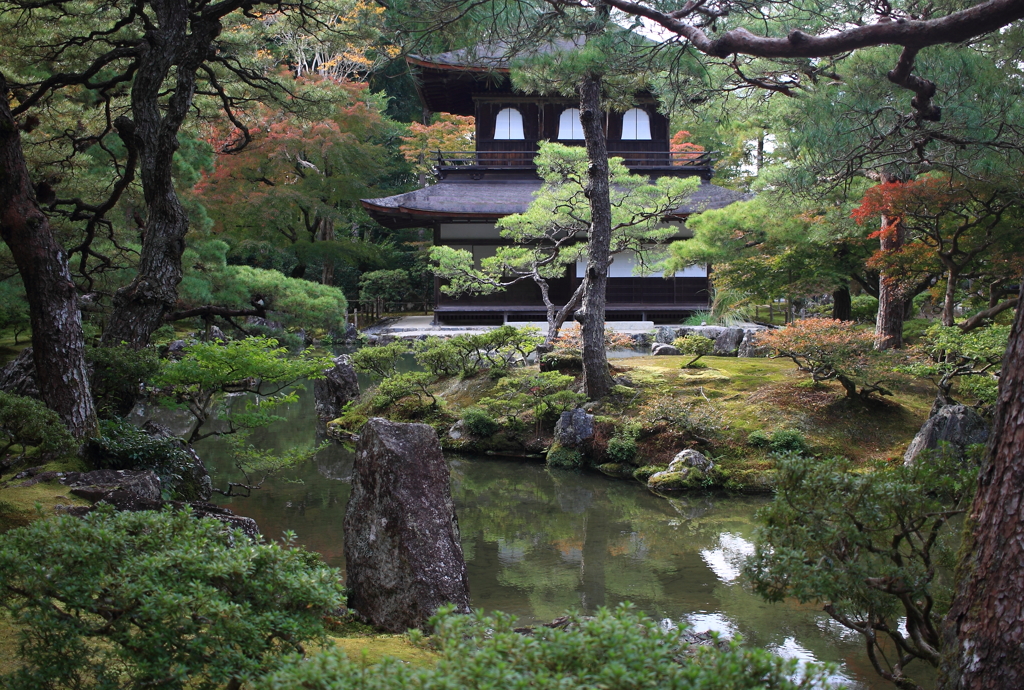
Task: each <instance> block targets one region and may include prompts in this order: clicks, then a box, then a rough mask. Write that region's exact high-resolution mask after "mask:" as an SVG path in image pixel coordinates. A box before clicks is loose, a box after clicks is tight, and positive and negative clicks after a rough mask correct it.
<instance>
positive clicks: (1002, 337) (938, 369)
mask: <svg viewBox="0 0 1024 690" xmlns="http://www.w3.org/2000/svg"><path fill="white" fill-rule="evenodd" d="M1009 337H1010V327H1009V326H986V327H984V328H977V329H975V330H973V331H968V332H966V333H965V332H963V331H962V330H960V329H959V328H957V327H956V326H942V325H940V324H936V325H933V326H932V327H931V328H929V329H928V331H927V332H926V333H925V336H924V341H923V342H922V344H921V345H920V346H918V347H917V348H915V349H914V354H915V355H917V357H918V359H917V361H914V362H911V363H910V364H908V365H905V366H902V367H900V370H902V371H905V372H906V373H909V374H912V375H914V376H920V377H922V378H926V379H928V380H929V381H931V382H932V383H933V384H935V387H936V388H937V389H938V392H937V394H936V397H937V399H938V400H937V402H938V403H939V404H941V405H952V404H955V403H956V401H955V400H954V399H953V394H952V392H953V386H954V384H957V385H958V387H959V390H960V391H961V392H963V393H966V394H968V395H970V396H971V397H972V398H974V399H975V400H976V401H977V402H978V403H979V404H981V405H991V404H994V403H995V399H996V390H997V388H998V383H999V370H1000V367H1001V366H1002V362H1003V355H1004V354H1005V353H1006V345H1007V342H1008V341H1009Z"/></svg>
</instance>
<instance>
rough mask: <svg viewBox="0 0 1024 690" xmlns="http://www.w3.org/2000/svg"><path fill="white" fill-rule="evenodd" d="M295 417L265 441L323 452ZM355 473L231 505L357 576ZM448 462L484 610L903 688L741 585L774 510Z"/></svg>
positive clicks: (293, 413)
mask: <svg viewBox="0 0 1024 690" xmlns="http://www.w3.org/2000/svg"><path fill="white" fill-rule="evenodd" d="M283 416H286V417H287V421H285V422H281V423H278V424H276V425H275V426H273V427H271V428H268V429H266V430H264V431H263V432H262V433H261V434H258V435H254V437H253V441H254V442H255V443H256V444H257V445H258V446H259V445H266V446H271V447H274V448H277V449H286V448H292V447H296V446H300V445H309V444H311V443H313V442H314V436H315V431H314V422H313V420H314V416H315V413H314V409H313V399H312V395H311V391H306V392H305V393H303V394H302V395H301V396H300V400H299V401H298V402H297V403H295V404H293V405H291V406H290V407H289V408H288V409H286V410H284V412H283ZM161 417H163V420H162V421H164V422H165V423H166V422H167V421H170V420H168V419H167V417H165V416H163V415H161ZM197 450H198V451H199V452H200V454H201V455H202V456H203V458H204V460H205V461H206V463H207V465H208V466H209V468H210V471H211V473H212V474H213V477H214V482H215V484H218V485H222V486H223V485H225V483H226V482H227V481H228V480H229V479H230V478H234V477H233V475H232V468H231V463H230V459H229V457H228V454H227V448H226V444H224V443H223V442H222V441H219V440H217V439H208V440H205V441H203V442H201V443H200V444H198V445H197ZM352 461H353V453H352V452H351V450H349V449H346V448H344V447H342V446H341V445H338V444H332V445H331V446H330V447H328V448H327V449H325V450H323V451H321V452H320V453H319V454H318V455H317V456H316V458H314V459H313V460H312V461H311V462H309V463H307V464H306V465H305V466H303V467H299V468H296V469H295V470H293V471H291V472H289V473H288V474H287V475H286V476H282V477H277V478H275V479H272V480H268V482H267V483H266V484H265V485H264V487H263V488H262V489H261V490H259V491H255V492H254V493H253V495H252V496H251V497H249V498H231V499H225V498H223V497H219V502H220V503H222V504H225V505H229V506H230V507H231V509H232V510H234V511H236V512H237V513H239V514H241V515H246V516H249V517H252V518H254V519H255V520H256V521H257V522H258V523H259V525H260V528H261V529H262V531H263V533H264V534H265V535H266V536H267V537H268V538H280V537H281V535H282V534H284V533H285V532H287V531H291V532H294V533H295V534H296V536H297V539H298V541H299V543H301V544H303V545H304V546H306V547H307V548H309V549H312V550H314V551H317V552H319V553H321V554H322V555H323V557H324V559H325V560H326V561H327V563H329V564H330V565H332V566H335V567H338V568H342V569H344V567H345V560H344V555H343V547H342V540H343V530H342V523H343V520H344V515H345V507H346V504H347V502H348V496H349V491H350V484H349V481H350V477H351V473H352ZM448 463H449V467H450V470H451V482H452V494H453V497H454V500H455V505H456V509H457V512H458V519H459V526H460V530H461V535H462V545H463V551H464V553H465V557H466V564H467V567H468V571H469V583H470V594H471V597H472V602H473V605H474V606H475V607H477V608H482V609H486V610H502V611H507V612H510V613H514V614H515V615H516V616H518V617H519V618H520V620H521V621H522V622H523V623H526V624H531V623H541V622H547V621H550V620H552V619H554V618H556V617H558V616H559V615H562V614H563V613H564V612H565V611H567V610H570V609H576V610H580V611H583V612H584V613H590V612H593V611H594V610H595V609H596V608H597V607H599V606H614V605H615V604H618V603H619V602H622V601H631V602H633V603H634V604H635V605H636V606H637V607H639V608H640V609H641V610H643V611H644V612H646V613H647V614H648V615H650V616H653V617H655V618H657V619H668V620H670V621H675V622H684V623H688V624H689V625H691V626H693V628H694V629H696V630H698V631H702V630H715V631H719V632H721V633H723V634H725V635H727V636H734V635H737V634H739V635H742V636H743V638H744V639H745V640H746V641H747V642H748V643H749V644H752V645H756V646H760V647H765V648H767V649H769V650H772V651H774V652H776V653H779V654H782V655H783V656H787V657H794V658H798V659H801V660H805V661H829V662H833V663H836V664H838V665H839V671H838V673H837V675H836V676H835V678H834V680H835V681H836V682H837V684H841V685H843V686H846V687H850V688H857V689H859V690H867V689H868V688H884V687H892V686H890V685H888V684H885V683H883V682H882V681H881V680H880V679H878V678H877V676H875V675H874V672H873V671H872V670H871V668H870V666H869V664H868V661H867V658H866V656H865V655H864V653H863V647H862V645H861V644H860V642H859V640H858V639H857V637H856V636H854V635H852V634H850V633H848V632H847V631H845V630H844V629H843V628H841V627H840V626H838V625H837V624H835V623H833V622H832V621H831V620H830V619H829V618H828V617H827V616H826V615H825V614H823V613H822V612H821V611H820V610H818V607H815V606H812V605H808V606H801V605H799V604H797V603H796V602H786V603H784V604H766V603H764V602H762V601H761V600H760V599H759V598H757V597H756V596H755V595H753V594H752V593H751V592H750V590H749V587H747V586H745V585H744V584H743V583H742V582H741V578H740V571H741V568H742V563H743V559H744V557H745V556H747V555H748V554H750V553H751V552H752V550H753V545H752V541H751V540H752V538H753V531H754V526H755V523H754V513H755V511H756V510H757V509H758V508H759V507H760V506H762V505H764V503H765V502H766V501H767V500H768V499H767V498H763V497H743V496H740V497H737V496H726V495H687V496H681V497H679V498H671V499H666V498H661V497H658V496H654V495H653V494H651V493H650V492H648V491H647V490H646V488H644V487H643V486H642V485H640V484H638V483H635V482H630V481H623V480H616V479H611V478H607V477H604V476H603V475H599V474H593V473H576V472H568V471H556V470H548V469H546V468H545V467H544V466H543V465H542V464H530V463H526V462H520V461H509V460H501V459H495V458H488V457H465V456H457V455H452V456H450V457H449V458H448ZM916 670H917V671H920V669H916ZM920 680H924V678H921V679H920Z"/></svg>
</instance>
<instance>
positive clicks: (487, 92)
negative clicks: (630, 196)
mask: <svg viewBox="0 0 1024 690" xmlns="http://www.w3.org/2000/svg"><path fill="white" fill-rule="evenodd" d="M408 61H409V63H410V65H411V66H412V68H413V70H414V72H415V73H416V76H417V90H418V93H419V97H420V99H421V101H422V103H423V105H424V107H425V108H426V109H427V110H429V111H431V112H443V113H452V114H455V115H473V116H474V117H475V118H476V151H467V152H439V153H438V154H437V160H436V163H435V168H434V169H435V173H436V176H437V178H438V182H437V183H436V184H433V185H429V186H427V187H423V188H421V189H417V190H415V191H412V192H407V193H405V194H398V195H395V196H389V197H383V198H379V199H363V200H362V203H363V206H364V207H365V208H366V210H367V211H368V212H369V214H370V215H371V216H372V217H373V218H374V219H375V220H376V221H377V222H379V223H380V224H382V225H384V226H386V227H390V228H430V229H432V230H433V240H434V244H435V245H449V246H452V247H455V248H458V249H467V250H469V251H471V252H472V253H473V256H474V258H475V259H476V260H477V261H480V260H481V259H483V258H485V257H488V256H491V255H493V254H494V252H495V249H496V247H498V246H499V245H502V244H505V243H506V242H507V241H506V240H504V239H503V238H501V237H500V235H499V234H498V230H497V229H496V228H495V225H494V223H495V222H496V221H497V220H498V219H500V218H502V217H503V216H506V215H510V214H513V213H520V212H523V211H525V210H526V208H527V206H529V204H530V202H531V201H532V200H533V195H534V192H536V191H537V190H538V189H540V185H541V180H540V177H539V176H538V175H537V170H536V166H535V165H534V163H533V158H534V156H535V155H536V151H537V148H538V144H539V142H540V141H543V140H549V141H557V142H559V143H562V144H567V145H583V130H582V128H581V127H580V120H579V114H580V113H579V109H578V108H579V105H578V102H575V101H573V100H571V99H568V98H559V97H548V96H538V95H529V94H520V93H516V92H514V91H513V89H512V86H511V81H510V79H509V70H508V67H507V63H504V62H503V61H502V60H501V56H500V55H487V54H486V53H484V54H481V51H480V50H479V49H478V50H476V51H474V53H473V54H472V57H470V56H469V55H468V54H467V52H466V51H462V50H460V51H453V52H448V53H441V54H439V55H431V56H410V57H409V58H408ZM656 105H657V104H656V101H655V99H654V98H653V97H652V96H650V95H649V94H648V95H645V94H640V95H639V96H638V97H637V99H636V105H635V107H632V108H630V109H629V110H626V111H625V112H612V111H609V112H607V113H605V117H604V127H605V133H606V136H607V138H608V151H609V155H610V156H619V157H621V158H623V159H624V160H625V163H626V165H627V166H628V167H629V169H630V170H631V171H632V172H634V173H637V174H644V175H648V176H650V177H651V178H656V177H660V176H663V175H676V176H691V175H693V176H698V177H700V179H701V185H700V187H699V188H698V190H697V191H696V192H695V193H694V194H693V195H692V196H691V197H690V199H689V200H688V202H687V203H686V204H685V205H684V206H682V207H680V208H678V209H676V210H675V212H674V213H672V214H671V215H670V216H669V217H667V218H666V219H665V220H666V222H671V223H675V224H678V226H679V234H678V236H679V237H680V238H685V237H687V236H689V234H688V231H687V230H686V228H685V225H684V222H685V220H686V218H687V216H689V215H690V214H692V213H697V212H700V211H703V210H706V209H716V208H722V207H724V206H727V205H728V204H731V203H733V202H734V201H738V200H740V199H742V198H743V195H742V194H741V193H740V192H735V191H733V190H729V189H725V188H723V187H719V186H717V185H714V184H711V182H710V180H711V177H712V175H713V174H714V169H713V167H712V157H711V155H710V154H694V153H689V152H686V153H674V152H672V151H670V143H669V140H670V138H671V133H670V132H669V121H668V118H667V117H665V116H664V115H662V114H661V113H659V112H658V109H657V107H656ZM635 264H636V261H635V260H634V259H633V258H631V257H630V256H623V255H621V254H620V255H618V256H616V258H615V261H614V262H613V263H612V265H611V267H610V268H609V280H608V292H607V311H606V318H607V320H609V321H653V322H655V323H678V322H679V321H680V320H682V319H683V318H685V317H686V316H688V315H689V314H691V313H693V312H694V311H698V310H704V309H707V308H708V306H709V304H708V302H709V296H710V295H709V291H708V275H707V269H706V268H705V267H703V266H691V267H689V268H687V269H686V270H684V271H680V272H679V273H676V274H675V276H673V277H671V278H669V279H665V278H664V277H663V276H662V275H661V274H660V273H659V274H648V275H645V276H638V275H636V274H635V273H634V268H635ZM584 271H585V265H583V264H582V263H581V264H578V265H576V266H575V267H573V266H570V267H568V269H567V271H566V275H565V276H564V277H562V278H560V279H555V280H552V281H549V283H550V287H551V296H552V299H553V301H555V302H556V303H559V304H564V303H565V301H566V300H567V299H568V298H569V296H570V295H571V294H572V293H573V291H574V290H575V288H576V286H577V285H578V284H579V281H580V280H581V279H582V277H583V275H584ZM440 287H441V283H440V281H439V280H437V279H435V283H434V299H435V302H434V303H435V305H436V306H435V311H434V314H435V320H436V321H438V322H440V323H459V324H500V323H508V322H517V321H519V322H522V321H543V320H544V308H543V303H542V301H541V297H540V290H539V289H538V288H537V287H536V285H534V284H533V282H532V281H524V282H522V283H518V284H516V285H514V286H512V287H511V288H509V289H508V290H507V291H505V292H500V293H495V294H490V295H471V296H461V297H451V296H449V295H445V294H444V293H442V292H441V291H440Z"/></svg>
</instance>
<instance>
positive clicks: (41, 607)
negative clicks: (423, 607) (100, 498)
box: [0, 508, 344, 690]
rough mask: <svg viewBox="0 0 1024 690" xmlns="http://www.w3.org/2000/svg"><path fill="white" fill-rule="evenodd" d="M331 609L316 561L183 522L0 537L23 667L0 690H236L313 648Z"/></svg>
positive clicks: (39, 526)
mask: <svg viewBox="0 0 1024 690" xmlns="http://www.w3.org/2000/svg"><path fill="white" fill-rule="evenodd" d="M44 573H45V575H44ZM343 601H344V600H343V592H342V587H341V584H340V574H339V573H338V571H336V570H334V569H332V568H328V567H326V566H324V565H323V563H322V562H321V561H320V560H319V557H318V556H316V555H315V554H312V553H310V552H308V551H305V550H303V549H301V548H299V547H296V546H294V545H293V544H286V545H284V546H282V545H280V544H273V543H271V544H267V543H253V542H252V541H250V540H249V539H248V538H247V537H246V536H245V535H244V534H242V532H240V531H237V530H234V531H229V530H228V529H226V528H225V526H224V524H223V523H221V522H218V521H216V520H212V519H203V520H198V519H196V518H194V517H192V515H191V514H190V513H188V512H170V511H164V512H153V511H142V512H137V513H132V512H121V513H115V512H114V511H113V510H109V509H103V508H101V509H99V510H97V511H95V512H93V513H91V514H89V515H87V516H86V517H85V518H77V517H71V516H61V517H56V518H53V519H50V520H37V521H36V522H34V523H32V524H31V525H29V526H27V527H23V528H20V529H16V530H12V531H10V532H7V533H6V534H4V535H2V536H0V606H3V607H4V608H5V609H7V611H8V612H9V615H10V616H11V619H12V621H13V622H14V623H15V624H16V625H17V627H18V629H19V632H18V635H19V637H20V638H21V645H22V646H21V655H22V658H21V661H22V663H23V665H22V667H21V668H19V669H18V670H16V671H14V672H13V673H11V674H10V675H8V676H5V677H3V678H2V679H0V685H2V686H3V687H4V688H8V689H9V690H38V689H40V688H53V689H56V688H81V689H83V690H85V689H89V688H95V689H97V690H99V689H100V688H102V689H103V690H108V689H109V690H116V689H118V688H125V689H127V688H142V687H160V688H168V689H171V690H175V689H183V688H186V687H187V688H218V687H225V686H227V687H239V685H240V684H241V683H242V682H246V683H247V682H249V681H250V680H251V679H253V678H256V677H258V676H260V675H263V674H265V673H267V672H269V671H274V670H277V669H278V668H280V666H281V665H282V663H283V661H284V660H285V659H286V658H288V655H289V654H290V653H293V652H297V651H300V650H301V649H302V645H303V644H304V643H306V642H308V641H316V642H322V641H325V637H324V629H323V622H322V618H323V616H324V615H325V614H327V613H328V612H329V611H332V610H334V609H336V608H337V607H339V606H341V605H342V604H343Z"/></svg>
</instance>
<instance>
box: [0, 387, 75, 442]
mask: <svg viewBox="0 0 1024 690" xmlns="http://www.w3.org/2000/svg"><path fill="white" fill-rule="evenodd" d="M76 445H77V443H76V442H75V439H74V437H73V436H72V435H71V433H70V432H69V431H68V428H67V427H66V426H64V422H62V421H61V419H60V416H59V415H58V414H57V413H56V412H54V411H53V410H51V409H50V408H48V407H47V406H46V405H44V404H43V403H42V402H41V401H39V400H36V399H35V398H26V397H24V396H21V395H14V394H13V393H4V392H3V391H0V458H2V457H3V456H4V455H6V454H7V451H9V450H10V449H11V447H12V446H21V448H22V452H23V453H24V452H25V450H26V449H27V448H28V447H30V446H31V447H34V448H35V449H36V450H37V451H38V452H40V453H70V452H71V451H72V450H74V449H75V446H76Z"/></svg>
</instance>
